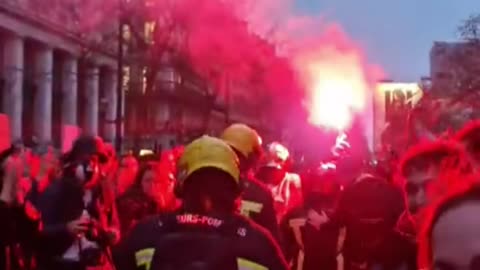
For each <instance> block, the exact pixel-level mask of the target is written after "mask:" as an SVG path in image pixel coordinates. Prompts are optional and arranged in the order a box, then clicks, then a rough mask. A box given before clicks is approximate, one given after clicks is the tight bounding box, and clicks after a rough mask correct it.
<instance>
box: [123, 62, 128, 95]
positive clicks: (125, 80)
mask: <svg viewBox="0 0 480 270" xmlns="http://www.w3.org/2000/svg"><path fill="white" fill-rule="evenodd" d="M129 83H130V67H123V80H122V89H123V91H124V92H128V90H129V88H130V87H128V86H129Z"/></svg>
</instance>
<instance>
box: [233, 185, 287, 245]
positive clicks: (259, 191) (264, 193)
mask: <svg viewBox="0 0 480 270" xmlns="http://www.w3.org/2000/svg"><path fill="white" fill-rule="evenodd" d="M242 185H243V194H242V206H241V213H242V215H244V216H246V217H248V218H250V219H252V220H253V221H254V222H255V223H257V224H258V225H260V226H262V227H263V228H265V229H267V230H268V231H269V232H270V233H271V234H272V236H273V238H275V240H277V241H278V242H279V239H280V238H279V234H280V233H279V228H278V223H277V218H276V213H275V208H274V203H273V196H272V192H271V191H270V190H269V189H268V187H267V186H266V185H264V184H263V183H261V182H259V181H258V180H256V179H254V178H249V179H243V180H242Z"/></svg>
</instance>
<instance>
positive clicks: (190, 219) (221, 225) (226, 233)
mask: <svg viewBox="0 0 480 270" xmlns="http://www.w3.org/2000/svg"><path fill="white" fill-rule="evenodd" d="M114 257H115V261H116V266H117V269H118V270H133V269H146V270H160V269H162V270H166V269H172V270H173V269H175V270H182V269H198V270H207V269H208V270H216V269H218V270H237V269H239V270H247V269H252V270H253V269H258V270H260V269H262V270H264V269H269V270H286V269H288V267H287V265H286V262H285V259H284V258H283V256H282V254H281V251H280V248H279V247H278V245H277V244H276V243H275V242H274V241H273V239H272V237H271V235H270V234H269V233H268V232H267V231H266V230H264V229H263V228H261V227H259V226H258V225H256V224H254V223H253V222H251V221H250V220H248V219H246V218H244V217H242V216H239V215H230V216H198V215H192V214H186V213H178V214H165V215H161V216H158V217H154V218H151V219H149V220H147V221H145V222H142V223H139V224H138V225H137V226H136V227H135V228H134V229H133V231H132V232H131V234H129V235H128V236H127V237H126V238H125V239H124V240H123V242H122V243H121V244H120V245H119V247H118V248H117V250H116V252H115V254H114Z"/></svg>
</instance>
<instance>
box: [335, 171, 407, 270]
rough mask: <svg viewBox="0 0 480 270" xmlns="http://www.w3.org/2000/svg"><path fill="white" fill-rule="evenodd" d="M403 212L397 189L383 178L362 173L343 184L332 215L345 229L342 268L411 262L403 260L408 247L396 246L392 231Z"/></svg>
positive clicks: (399, 266)
mask: <svg viewBox="0 0 480 270" xmlns="http://www.w3.org/2000/svg"><path fill="white" fill-rule="evenodd" d="M403 211H404V202H403V198H402V193H401V191H400V189H399V188H397V187H396V186H394V185H393V184H391V183H389V182H388V181H387V180H385V179H381V178H377V177H374V176H371V175H362V176H360V177H359V178H358V179H357V180H356V181H355V182H354V183H353V184H352V185H351V186H348V187H346V189H345V190H344V192H343V194H342V196H341V198H340V201H339V205H338V209H337V213H336V217H335V219H336V222H338V223H339V224H340V225H341V226H344V227H345V229H346V237H345V241H344V245H343V248H342V254H343V257H344V269H345V270H360V269H385V270H387V269H395V270H396V269H405V267H407V266H408V265H409V264H411V262H408V261H405V260H404V259H405V255H404V254H405V253H406V252H408V250H405V247H404V246H403V245H398V242H397V241H396V238H397V237H396V234H395V230H394V229H395V225H396V222H397V220H398V218H399V216H400V214H401V213H402V212H403ZM406 269H409V268H406Z"/></svg>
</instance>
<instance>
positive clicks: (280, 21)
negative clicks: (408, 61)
mask: <svg viewBox="0 0 480 270" xmlns="http://www.w3.org/2000/svg"><path fill="white" fill-rule="evenodd" d="M30 1H37V2H38V1H40V0H30ZM50 1H52V4H53V3H55V4H56V5H59V4H62V5H65V4H66V3H68V2H70V1H73V0H50ZM40 2H42V3H43V4H44V6H49V5H45V1H43V0H42V1H40ZM75 2H76V3H77V4H78V3H80V2H82V3H83V4H82V7H81V8H80V9H79V10H80V11H81V14H83V15H81V16H80V18H79V19H80V20H83V21H81V22H80V23H79V25H81V26H82V27H83V28H84V29H93V28H95V27H97V28H101V27H102V26H104V25H105V24H108V22H111V21H112V20H115V19H116V15H117V13H116V12H114V11H112V9H114V8H115V7H118V0H104V1H97V0H85V1H75ZM140 2H142V1H130V4H129V5H127V7H126V8H127V9H128V10H130V12H131V13H132V14H135V15H137V16H142V17H148V18H151V19H152V20H154V21H157V26H158V27H157V33H156V46H158V47H161V46H163V47H164V48H163V49H167V50H170V51H171V49H173V50H176V51H180V54H181V55H182V57H183V58H186V59H187V60H188V61H189V63H190V64H191V65H192V66H193V68H194V69H195V70H196V71H197V72H199V73H201V74H202V75H203V76H204V77H205V78H207V79H208V80H211V81H212V84H213V85H216V86H218V85H219V82H218V81H216V80H218V78H219V77H221V76H220V75H224V74H228V76H229V78H233V79H238V80H239V81H242V80H243V81H246V82H248V84H250V85H249V86H248V85H247V86H246V87H245V89H246V90H245V91H254V92H255V95H250V96H253V97H254V98H256V99H258V106H267V105H269V106H271V107H275V106H276V107H277V108H281V111H284V112H287V111H286V108H287V107H291V106H299V105H300V104H303V105H304V106H305V108H306V109H307V111H308V114H309V120H310V122H311V123H312V124H314V125H318V126H326V127H329V128H334V129H345V128H348V127H349V126H350V124H351V121H352V117H353V115H354V114H358V113H363V111H365V109H366V107H368V106H369V91H371V89H372V87H373V83H374V82H375V80H376V79H377V75H378V73H377V72H376V71H377V70H378V69H376V68H375V67H373V66H372V65H370V64H369V63H368V62H367V61H366V59H365V57H364V55H363V53H362V49H361V48H360V47H359V46H358V44H357V43H355V42H354V41H352V40H351V39H350V38H349V37H348V36H347V35H346V34H345V32H344V31H343V30H342V28H341V27H340V26H339V25H337V24H335V23H328V22H326V20H324V19H323V18H322V17H320V16H318V17H314V16H305V15H298V14H295V13H294V12H293V10H295V7H294V4H295V0H243V1H239V0H152V1H150V4H149V5H146V6H141V7H139V6H135V5H138V4H135V3H140ZM72 3H73V2H72ZM86 13H87V14H90V15H91V16H85V14H86ZM112 15H115V16H112ZM85 31H87V30H85ZM265 40H267V41H269V42H270V44H269V43H267V42H265ZM278 55H280V56H281V57H280V58H278V57H277V56H278ZM153 59H154V60H155V58H153ZM157 60H158V61H161V59H157ZM264 90H266V91H264ZM267 95H268V96H270V98H269V99H270V100H268V99H267V100H263V99H262V96H267ZM281 111H280V112H281ZM277 112H278V111H277Z"/></svg>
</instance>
